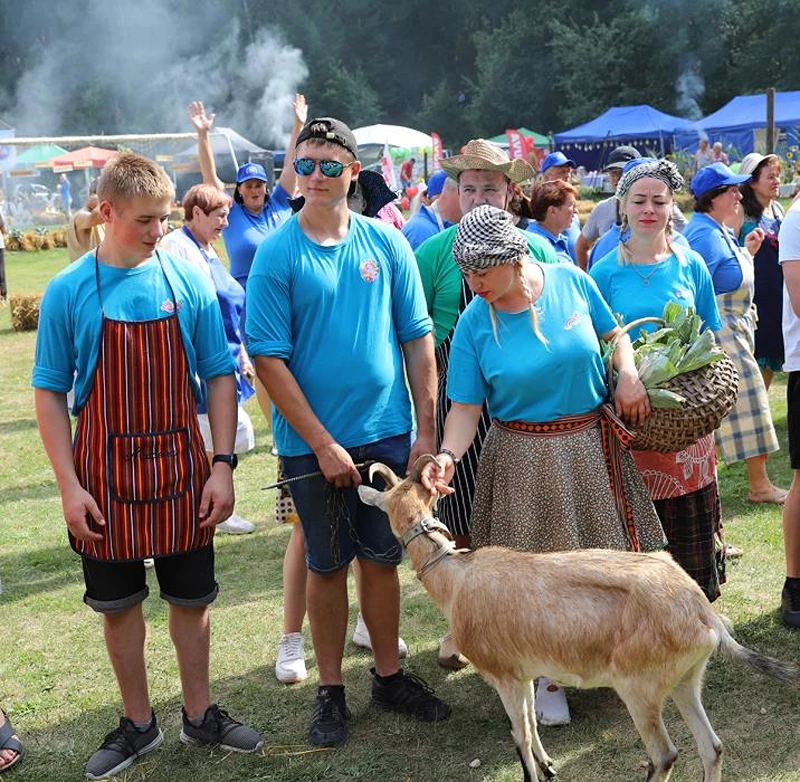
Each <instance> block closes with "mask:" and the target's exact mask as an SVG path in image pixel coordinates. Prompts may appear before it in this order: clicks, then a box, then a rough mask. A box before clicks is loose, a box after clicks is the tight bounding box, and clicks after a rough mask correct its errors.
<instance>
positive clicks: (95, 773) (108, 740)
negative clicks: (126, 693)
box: [85, 714, 164, 779]
mask: <svg viewBox="0 0 800 782" xmlns="http://www.w3.org/2000/svg"><path fill="white" fill-rule="evenodd" d="M162 741H164V734H163V733H162V732H161V729H160V728H159V727H158V725H157V723H156V715H155V714H153V716H152V719H151V720H150V724H149V725H148V726H147V727H146V728H144V729H143V730H139V728H137V727H136V726H135V725H134V724H133V722H131V721H130V720H129V719H128V718H127V717H121V718H120V721H119V727H118V728H117V729H116V730H113V731H111V733H109V734H108V735H107V736H106V737H105V739H104V741H103V743H102V744H101V745H100V749H98V750H97V752H95V753H94V755H92V757H91V758H89V762H88V763H87V764H86V769H85V771H86V778H87V779H107V778H108V777H113V776H114V775H115V774H119V772H120V771H123V770H124V769H126V768H128V766H130V765H131V763H133V762H134V761H135V760H136V759H137V758H140V757H141V756H142V755H144V754H146V753H148V752H150V751H152V750H154V749H155V748H156V747H157V746H158V745H159V744H160V743H161V742H162Z"/></svg>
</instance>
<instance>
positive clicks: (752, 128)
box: [676, 92, 800, 158]
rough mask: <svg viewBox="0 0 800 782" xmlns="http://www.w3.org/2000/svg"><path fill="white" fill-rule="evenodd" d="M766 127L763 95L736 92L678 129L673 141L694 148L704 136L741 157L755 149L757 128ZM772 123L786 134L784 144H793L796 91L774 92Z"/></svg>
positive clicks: (799, 96) (799, 99)
mask: <svg viewBox="0 0 800 782" xmlns="http://www.w3.org/2000/svg"><path fill="white" fill-rule="evenodd" d="M766 127H767V96H766V95H739V96H737V97H736V98H733V99H732V100H730V101H728V103H726V104H725V105H724V106H723V107H722V108H721V109H718V110H717V111H715V112H714V113H713V114H709V115H708V116H707V117H704V118H703V119H701V120H698V121H697V122H695V123H693V125H692V127H691V128H689V129H688V130H687V131H681V132H680V133H679V134H678V137H677V139H676V144H677V146H678V148H680V149H688V150H690V151H694V150H695V149H697V144H698V142H699V140H700V139H701V138H707V139H708V141H709V143H710V144H713V143H714V142H715V141H719V142H721V143H722V146H723V148H724V149H725V150H726V151H727V152H728V155H729V156H731V157H735V158H741V157H744V156H745V155H747V154H749V153H750V152H755V151H757V140H758V132H759V131H761V132H762V134H763V133H764V131H765V130H766ZM775 127H776V128H778V129H779V130H780V131H781V132H783V133H785V134H786V143H787V146H790V147H791V146H797V144H798V128H800V92H776V93H775ZM761 141H762V143H763V139H762V140H761ZM761 151H763V150H761ZM731 152H733V155H731Z"/></svg>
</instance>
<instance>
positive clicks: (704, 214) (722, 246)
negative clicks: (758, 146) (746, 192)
mask: <svg viewBox="0 0 800 782" xmlns="http://www.w3.org/2000/svg"><path fill="white" fill-rule="evenodd" d="M750 179H751V177H750V175H749V174H746V175H737V174H734V173H733V172H732V171H731V170H730V169H729V168H728V167H727V166H726V165H724V164H723V163H714V164H712V165H710V166H706V167H705V168H701V169H700V171H698V172H697V173H696V174H695V175H694V179H692V193H693V194H694V197H695V202H694V215H693V216H692V219H691V222H690V223H689V225H688V227H687V228H686V231H685V232H684V235H685V236H686V238H687V239H688V240H689V245H690V246H691V247H692V249H693V250H696V251H697V252H698V253H700V255H701V256H702V257H703V260H704V261H705V262H706V265H707V266H708V268H709V271H710V272H711V277H712V279H713V281H714V292H715V293H716V296H717V304H718V306H719V311H720V315H721V317H722V322H723V329H722V331H721V332H720V334H719V342H720V346H721V347H722V349H723V350H724V351H725V352H726V353H727V354H728V356H730V358H731V361H733V363H734V364H735V365H736V371H737V372H738V374H739V395H738V398H737V400H736V406H735V407H734V408H733V410H731V412H730V413H729V415H728V416H727V417H726V418H725V419H724V420H723V422H722V424H721V426H720V428H719V429H718V430H717V445H718V446H719V449H720V452H721V453H722V458H723V459H724V460H725V463H726V464H733V463H734V462H739V461H744V463H745V465H746V467H747V479H748V482H749V484H750V491H749V493H748V495H747V499H748V500H750V502H775V503H783V502H784V501H785V500H786V495H787V492H786V490H785V489H781V488H779V487H778V486H775V485H774V484H773V483H772V481H771V480H770V478H769V476H768V475H767V454H769V453H772V452H773V451H777V450H778V448H779V447H780V446H779V445H778V437H777V435H776V434H775V427H774V426H773V424H772V413H771V411H770V407H769V396H768V394H767V389H766V387H765V386H764V379H763V377H762V376H761V370H760V368H759V366H758V362H757V361H756V357H755V330H756V323H757V320H758V315H757V312H756V307H755V304H754V303H753V298H754V288H755V272H754V266H753V257H754V256H755V255H757V254H758V252H759V250H760V249H761V244H762V242H763V241H764V231H763V229H762V228H760V227H758V226H757V227H756V228H754V229H753V230H752V231H750V233H749V234H747V236H746V237H745V246H744V247H740V246H739V244H738V243H737V241H736V238H735V236H734V234H733V231H732V230H731V229H730V228H729V226H730V225H732V224H736V223H737V222H738V220H739V219H740V218H739V217H738V214H739V210H740V203H741V200H742V194H741V193H740V192H739V185H741V184H744V183H745V182H749V181H750Z"/></svg>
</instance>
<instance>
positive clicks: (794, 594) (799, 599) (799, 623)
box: [781, 586, 800, 629]
mask: <svg viewBox="0 0 800 782" xmlns="http://www.w3.org/2000/svg"><path fill="white" fill-rule="evenodd" d="M781 608H782V609H783V612H782V615H781V619H783V623H784V624H785V625H786V626H787V627H792V628H796V629H797V628H800V589H797V588H795V589H793V588H791V587H789V586H784V587H783V592H782V593H781Z"/></svg>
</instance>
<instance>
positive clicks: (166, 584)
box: [82, 545, 219, 614]
mask: <svg viewBox="0 0 800 782" xmlns="http://www.w3.org/2000/svg"><path fill="white" fill-rule="evenodd" d="M82 560H83V580H84V582H85V584H86V593H85V594H84V596H83V602H84V603H86V605H88V606H90V607H91V608H93V609H94V610H95V611H97V612H98V613H100V614H111V613H114V612H115V611H124V610H125V609H126V608H131V606H135V605H138V604H139V603H141V602H142V601H143V600H144V599H145V598H146V597H147V595H148V594H149V593H150V589H149V587H148V586H147V575H146V573H145V567H144V562H142V561H137V562H106V561H105V560H98V559H90V558H89V557H82ZM155 571H156V577H157V578H158V585H159V587H160V588H161V598H162V599H163V600H166V601H167V602H168V603H169V604H170V605H175V606H184V607H188V608H193V607H200V606H205V605H208V604H209V603H212V602H214V599H215V598H216V596H217V593H218V592H219V586H218V585H217V582H216V581H215V579H214V546H213V545H211V546H206V547H205V548H201V549H197V550H196V551H189V552H186V553H185V554H173V555H172V556H169V557H159V558H157V559H156V560H155Z"/></svg>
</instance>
